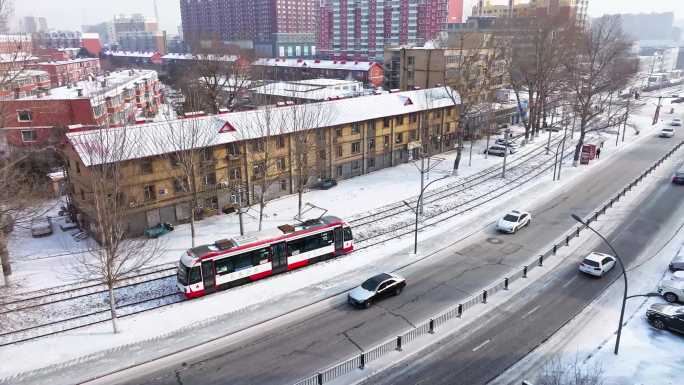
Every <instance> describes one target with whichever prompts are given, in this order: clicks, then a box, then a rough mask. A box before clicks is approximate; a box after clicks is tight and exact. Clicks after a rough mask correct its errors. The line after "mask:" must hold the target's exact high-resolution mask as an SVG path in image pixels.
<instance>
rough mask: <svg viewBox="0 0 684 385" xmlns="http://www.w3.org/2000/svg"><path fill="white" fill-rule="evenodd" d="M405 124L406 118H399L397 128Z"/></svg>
mask: <svg viewBox="0 0 684 385" xmlns="http://www.w3.org/2000/svg"><path fill="white" fill-rule="evenodd" d="M402 124H404V116H397V126H401V125H402Z"/></svg>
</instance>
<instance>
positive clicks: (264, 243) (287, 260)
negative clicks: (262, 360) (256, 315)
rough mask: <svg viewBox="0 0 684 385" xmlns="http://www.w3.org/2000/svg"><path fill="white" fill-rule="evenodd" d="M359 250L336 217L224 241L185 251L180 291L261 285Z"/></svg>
mask: <svg viewBox="0 0 684 385" xmlns="http://www.w3.org/2000/svg"><path fill="white" fill-rule="evenodd" d="M352 250H354V241H353V237H352V231H351V228H350V227H349V225H348V224H347V223H346V222H344V221H343V220H341V219H340V218H337V217H334V216H325V217H322V218H320V219H312V220H308V221H305V222H303V223H301V224H298V225H294V226H293V225H282V226H278V228H277V229H272V230H264V231H258V232H254V233H249V234H245V235H244V236H240V237H235V238H232V239H222V240H219V241H216V242H214V243H213V244H209V245H202V246H197V247H195V248H192V249H190V250H188V251H187V252H185V253H184V254H183V255H182V256H181V259H180V262H179V263H178V273H177V278H178V289H179V290H180V291H181V292H182V293H184V294H185V296H186V297H187V298H195V297H200V296H203V295H205V294H209V293H212V292H214V291H217V290H222V289H227V288H230V287H234V286H238V285H242V284H245V283H247V282H252V281H256V280H258V279H261V278H265V277H268V276H271V275H274V274H279V273H283V272H286V271H290V270H294V269H296V268H298V267H302V266H306V265H310V264H312V263H316V262H320V261H325V260H328V259H331V258H335V257H337V256H339V255H344V254H348V253H351V252H352Z"/></svg>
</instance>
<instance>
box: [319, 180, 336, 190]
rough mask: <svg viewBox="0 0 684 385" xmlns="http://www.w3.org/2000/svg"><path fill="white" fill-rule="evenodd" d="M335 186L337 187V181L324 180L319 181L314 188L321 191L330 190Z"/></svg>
mask: <svg viewBox="0 0 684 385" xmlns="http://www.w3.org/2000/svg"><path fill="white" fill-rule="evenodd" d="M335 186H337V181H336V180H335V179H323V180H321V181H318V182H317V183H316V184H315V186H314V187H316V188H317V189H319V190H329V189H331V188H333V187H335Z"/></svg>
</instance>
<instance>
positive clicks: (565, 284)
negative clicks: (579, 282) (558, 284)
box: [563, 276, 577, 289]
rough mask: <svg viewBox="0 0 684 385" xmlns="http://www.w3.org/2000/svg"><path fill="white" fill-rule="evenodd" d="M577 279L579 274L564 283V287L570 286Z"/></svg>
mask: <svg viewBox="0 0 684 385" xmlns="http://www.w3.org/2000/svg"><path fill="white" fill-rule="evenodd" d="M576 279H577V276H574V277H572V278H571V279H570V280H569V281H568V282H566V283H564V284H563V288H564V289H565V288H566V287H568V286H570V285H571V284H572V283H573V282H575V280H576Z"/></svg>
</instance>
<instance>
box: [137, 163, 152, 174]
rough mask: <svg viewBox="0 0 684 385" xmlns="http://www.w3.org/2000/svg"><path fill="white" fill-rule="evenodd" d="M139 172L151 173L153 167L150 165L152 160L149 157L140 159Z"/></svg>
mask: <svg viewBox="0 0 684 385" xmlns="http://www.w3.org/2000/svg"><path fill="white" fill-rule="evenodd" d="M140 172H142V173H143V174H145V175H147V174H152V173H153V172H154V168H153V166H152V160H150V159H143V160H141V161H140Z"/></svg>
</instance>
